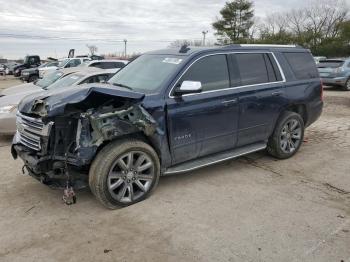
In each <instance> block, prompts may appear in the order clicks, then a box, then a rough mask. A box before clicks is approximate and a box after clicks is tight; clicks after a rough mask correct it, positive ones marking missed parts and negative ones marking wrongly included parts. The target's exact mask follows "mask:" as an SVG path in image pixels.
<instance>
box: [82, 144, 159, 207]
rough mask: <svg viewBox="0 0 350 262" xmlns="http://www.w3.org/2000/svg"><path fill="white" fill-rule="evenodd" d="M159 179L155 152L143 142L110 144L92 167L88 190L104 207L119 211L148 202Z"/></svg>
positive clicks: (101, 152)
mask: <svg viewBox="0 0 350 262" xmlns="http://www.w3.org/2000/svg"><path fill="white" fill-rule="evenodd" d="M141 156H142V157H141ZM140 159H141V160H140ZM139 162H140V163H139ZM138 163H139V164H138ZM148 166H149V167H148ZM145 168H146V169H145ZM142 169H143V170H142ZM141 170H142V171H141ZM159 176H160V163H159V158H158V155H157V153H156V152H155V151H154V149H153V148H152V147H151V146H150V145H148V144H146V143H145V142H142V141H140V140H137V139H124V140H117V141H114V142H111V143H110V144H108V145H107V146H105V147H104V148H103V149H102V150H101V151H100V152H99V153H98V155H97V156H96V158H95V159H94V161H93V163H92V165H91V167H90V171H89V186H90V189H91V192H92V193H93V194H94V195H95V197H96V198H97V200H99V201H100V202H101V204H102V205H104V206H105V207H107V208H109V209H116V208H118V207H125V206H129V205H132V204H135V203H137V202H140V201H142V200H144V199H146V198H147V197H148V196H149V195H150V194H151V192H152V191H153V190H154V189H155V188H156V186H157V184H158V181H159Z"/></svg>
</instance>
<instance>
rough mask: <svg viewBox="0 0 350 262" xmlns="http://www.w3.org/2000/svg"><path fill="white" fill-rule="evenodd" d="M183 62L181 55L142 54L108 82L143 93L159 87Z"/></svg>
mask: <svg viewBox="0 0 350 262" xmlns="http://www.w3.org/2000/svg"><path fill="white" fill-rule="evenodd" d="M182 62H183V59H182V57H181V56H174V55H143V56H140V57H139V58H137V59H136V60H134V61H133V62H132V63H130V64H129V65H127V66H126V67H124V68H123V69H122V70H121V71H119V72H118V73H117V74H116V75H114V76H113V77H112V78H111V79H110V80H109V81H108V82H109V83H111V84H113V85H117V86H118V85H119V86H122V87H126V88H129V89H132V90H135V91H140V92H143V93H152V92H154V91H156V90H157V89H159V88H160V87H161V85H162V84H163V83H164V81H165V80H166V79H168V78H169V77H170V76H171V74H172V73H174V72H175V70H176V69H177V68H178V67H179V65H180V64H181V63H182Z"/></svg>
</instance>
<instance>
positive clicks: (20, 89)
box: [1, 83, 42, 96]
mask: <svg viewBox="0 0 350 262" xmlns="http://www.w3.org/2000/svg"><path fill="white" fill-rule="evenodd" d="M41 90H42V88H41V87H40V86H36V85H34V84H33V83H28V84H21V85H17V86H13V87H9V88H6V89H5V90H3V91H2V92H1V95H4V96H8V95H17V94H21V93H25V94H30V93H31V92H37V91H41Z"/></svg>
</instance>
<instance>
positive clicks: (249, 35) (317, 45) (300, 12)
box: [213, 0, 350, 57]
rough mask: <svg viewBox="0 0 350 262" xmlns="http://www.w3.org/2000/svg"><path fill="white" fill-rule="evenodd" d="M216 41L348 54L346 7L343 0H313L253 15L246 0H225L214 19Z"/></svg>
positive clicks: (349, 24)
mask: <svg viewBox="0 0 350 262" xmlns="http://www.w3.org/2000/svg"><path fill="white" fill-rule="evenodd" d="M213 28H214V29H215V31H216V33H215V35H216V37H217V44H218V45H224V44H233V43H256V44H298V45H301V46H303V47H306V48H309V49H310V50H311V51H312V53H313V54H314V55H319V56H327V57H339V56H350V19H349V7H348V6H347V4H346V2H345V1H343V0H313V1H310V2H309V3H308V5H307V6H306V7H302V8H295V9H292V10H290V11H288V12H281V13H272V14H269V15H267V16H266V18H264V19H259V18H257V17H255V15H254V4H253V2H252V1H249V0H234V1H230V2H226V4H225V6H224V7H223V9H222V10H221V11H220V17H219V18H217V20H216V21H215V22H214V23H213Z"/></svg>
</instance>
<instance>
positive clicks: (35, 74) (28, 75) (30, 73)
mask: <svg viewBox="0 0 350 262" xmlns="http://www.w3.org/2000/svg"><path fill="white" fill-rule="evenodd" d="M58 64H59V62H58V61H51V62H47V63H45V64H42V65H40V66H39V67H35V68H30V69H24V70H22V72H21V76H20V79H21V80H22V81H24V82H28V83H30V82H34V81H36V80H37V79H38V78H39V69H41V68H42V69H44V68H45V69H53V68H55V69H56V68H57V66H58Z"/></svg>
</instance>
